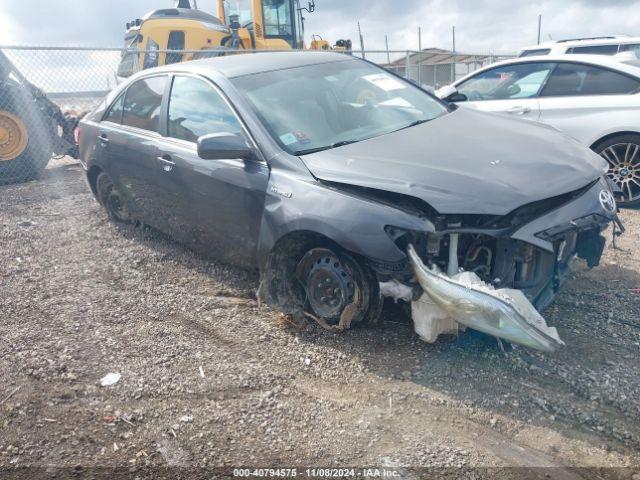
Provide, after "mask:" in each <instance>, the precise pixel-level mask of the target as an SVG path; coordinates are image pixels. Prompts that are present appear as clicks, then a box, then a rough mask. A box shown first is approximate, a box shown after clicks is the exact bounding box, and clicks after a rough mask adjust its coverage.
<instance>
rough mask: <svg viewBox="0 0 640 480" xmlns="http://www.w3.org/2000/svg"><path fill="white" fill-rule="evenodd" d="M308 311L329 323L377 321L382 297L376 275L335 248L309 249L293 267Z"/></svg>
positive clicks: (343, 324) (350, 324) (375, 322)
mask: <svg viewBox="0 0 640 480" xmlns="http://www.w3.org/2000/svg"><path fill="white" fill-rule="evenodd" d="M296 276H297V278H298V280H299V281H300V283H301V284H302V286H303V288H304V290H305V292H306V298H307V301H306V305H305V308H306V310H307V312H308V313H310V314H311V315H313V316H314V317H316V318H319V319H320V320H322V321H323V322H324V323H326V324H328V325H332V326H338V325H342V326H344V327H346V328H348V327H350V326H353V325H356V324H367V325H373V324H377V323H378V322H379V319H380V314H381V312H382V297H381V295H380V286H379V283H378V281H377V277H376V275H375V274H374V273H373V272H372V271H371V270H370V269H369V268H368V267H366V266H364V265H362V264H361V263H359V262H357V261H356V260H355V259H354V258H353V257H351V256H350V255H349V254H347V253H346V252H344V251H341V250H338V249H337V248H334V249H329V248H314V249H312V250H309V251H308V252H307V253H306V254H305V255H304V257H303V258H302V260H300V263H299V264H298V267H297V269H296Z"/></svg>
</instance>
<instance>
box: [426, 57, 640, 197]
mask: <svg viewBox="0 0 640 480" xmlns="http://www.w3.org/2000/svg"><path fill="white" fill-rule="evenodd" d="M436 95H438V97H440V98H442V99H445V100H447V101H449V102H454V103H457V104H459V105H460V106H464V107H465V108H475V109H478V110H484V111H489V112H496V113H503V114H509V115H514V116H518V117H522V118H527V119H530V120H534V121H539V122H542V123H546V124H549V125H552V126H554V127H556V128H557V129H559V130H561V131H563V132H565V133H567V134H569V135H571V136H572V137H574V138H576V139H577V140H579V141H580V142H582V143H583V144H585V145H587V146H589V147H591V148H592V149H593V150H594V151H595V152H596V153H598V154H600V155H602V156H603V157H604V158H605V159H606V160H607V162H609V166H610V168H609V177H610V178H611V179H612V180H613V181H614V182H615V183H616V184H617V185H618V187H619V188H620V190H621V192H622V196H623V198H621V199H620V200H621V202H620V205H622V206H628V207H631V206H640V66H638V61H637V60H636V61H635V62H620V61H617V60H615V59H613V58H611V57H604V56H601V55H547V56H538V57H524V58H515V59H511V60H506V61H504V62H499V63H494V64H493V65H490V66H488V67H485V68H482V69H480V70H477V71H475V72H473V73H472V74H470V75H467V76H466V77H464V78H462V79H461V80H458V81H457V82H455V83H454V84H453V85H449V86H446V87H443V88H441V89H440V90H438V91H437V92H436Z"/></svg>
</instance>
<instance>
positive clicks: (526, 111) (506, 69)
mask: <svg viewBox="0 0 640 480" xmlns="http://www.w3.org/2000/svg"><path fill="white" fill-rule="evenodd" d="M553 67H554V64H553V63H552V62H528V63H517V64H509V65H501V66H499V67H495V68H492V69H489V70H485V71H484V72H481V73H479V74H478V75H476V76H473V77H471V78H469V79H468V80H466V81H465V82H463V83H461V84H459V85H458V86H457V88H458V92H459V93H461V94H463V95H464V96H465V97H466V98H467V100H466V101H464V102H460V103H459V104H460V106H464V107H470V108H476V109H478V110H484V111H487V112H495V113H504V114H508V115H514V116H518V117H523V118H528V119H530V120H538V118H539V115H540V109H539V106H538V98H537V96H538V93H539V92H540V90H541V89H542V87H543V85H544V83H545V82H546V80H547V78H548V76H549V74H550V73H551V71H552V70H553Z"/></svg>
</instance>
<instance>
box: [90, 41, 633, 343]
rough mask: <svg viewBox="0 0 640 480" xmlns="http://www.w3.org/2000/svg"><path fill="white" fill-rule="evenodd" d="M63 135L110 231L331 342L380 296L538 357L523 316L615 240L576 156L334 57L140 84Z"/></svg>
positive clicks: (602, 187)
mask: <svg viewBox="0 0 640 480" xmlns="http://www.w3.org/2000/svg"><path fill="white" fill-rule="evenodd" d="M80 138H81V140H80V155H81V160H82V162H83V165H84V166H85V168H86V172H87V179H88V182H89V185H90V187H91V189H92V191H93V193H94V194H95V196H96V197H97V199H98V201H99V202H100V203H101V204H102V205H103V206H104V207H105V209H106V211H107V213H108V214H109V216H110V217H111V218H112V219H113V220H115V221H120V222H130V221H136V222H141V223H144V224H147V225H150V226H152V227H155V228H156V229H159V230H161V231H164V232H167V233H169V234H170V235H171V236H173V237H174V238H176V239H177V240H178V241H180V242H184V243H187V244H190V245H192V246H194V247H196V248H198V249H200V250H203V251H205V252H206V253H208V254H211V255H213V256H216V257H219V258H222V259H224V260H226V261H229V262H233V263H236V264H240V265H245V266H246V265H249V266H255V267H257V268H259V270H260V273H261V285H260V291H259V295H260V297H261V298H262V299H264V300H266V301H267V302H269V303H271V304H273V305H276V306H278V307H279V308H280V309H282V310H283V311H284V312H286V313H290V314H297V315H306V316H307V317H310V318H314V319H315V320H317V321H318V322H319V323H320V324H321V325H323V326H324V327H325V328H328V329H330V330H334V331H341V330H344V329H346V328H349V326H351V325H355V324H357V323H375V322H376V321H377V320H378V318H379V316H380V312H381V308H382V298H383V297H384V296H390V297H394V298H395V299H396V300H398V299H399V300H403V301H406V302H408V303H411V307H412V312H413V313H412V316H413V320H414V323H415V324H416V331H418V333H419V334H420V335H421V336H422V337H423V338H424V339H425V340H428V341H433V340H435V338H436V337H437V336H438V334H440V333H443V332H446V331H451V330H454V331H455V330H456V329H457V328H458V327H464V326H468V327H470V328H474V329H478V330H481V331H484V332H486V333H489V334H491V335H494V336H497V337H502V338H505V339H507V340H509V341H513V342H519V343H522V344H525V345H529V346H531V347H534V348H539V349H542V350H553V349H554V348H556V347H557V346H559V345H562V341H561V340H560V339H559V337H558V334H557V331H556V330H555V328H553V327H549V326H547V325H546V323H545V321H544V319H543V318H542V317H541V316H540V314H539V313H538V312H537V311H536V309H535V308H537V309H538V310H540V309H543V308H544V307H546V306H547V305H549V303H550V302H551V300H552V299H553V297H554V295H555V294H556V292H557V291H558V290H559V288H560V287H561V285H562V284H563V283H564V280H565V279H566V278H567V276H568V266H569V263H570V261H571V260H572V258H574V257H575V256H578V257H581V258H583V259H585V260H586V262H587V263H588V264H589V265H590V266H594V265H597V264H598V261H599V259H600V256H601V254H602V251H603V247H604V243H605V241H604V238H603V237H602V235H601V232H602V230H603V229H604V228H605V227H606V226H607V225H608V224H609V223H610V222H612V221H614V222H616V223H617V224H618V225H619V227H620V228H622V226H621V225H620V223H619V221H618V220H617V207H616V204H615V200H614V199H613V195H612V193H611V189H610V185H609V183H608V181H607V179H606V177H605V176H604V175H605V173H606V170H607V166H606V163H605V162H604V160H602V159H601V158H600V157H598V156H597V155H596V154H594V153H593V152H591V151H590V150H589V149H587V148H586V147H583V146H581V145H580V144H578V143H577V142H575V141H574V140H572V139H570V138H569V137H567V136H565V135H563V134H561V133H558V132H557V131H555V130H553V129H551V128H550V127H545V126H542V125H539V124H535V123H532V122H529V121H526V120H514V119H507V118H503V117H500V116H497V115H493V114H489V113H482V112H476V111H470V110H465V109H457V108H456V107H455V106H452V105H450V104H447V103H445V102H442V101H440V100H438V99H436V98H434V97H433V96H432V95H431V94H429V93H427V92H425V91H423V90H422V89H420V88H418V87H416V86H415V85H413V84H412V83H410V82H408V81H405V80H404V79H402V78H400V77H398V76H396V75H394V74H392V73H389V72H387V71H385V70H383V69H381V68H379V67H377V66H376V65H373V64H371V63H369V62H366V61H363V60H359V59H355V58H353V57H350V56H347V55H342V54H338V53H319V52H307V53H301V52H295V53H294V52H291V53H260V54H254V55H236V56H229V57H221V58H215V59H209V60H201V61H196V62H190V63H183V64H176V65H171V66H167V67H163V68H159V69H152V70H146V71H144V72H142V73H140V74H138V75H136V76H134V77H132V78H131V79H129V80H128V81H127V82H126V83H124V84H122V85H121V86H120V87H119V88H117V89H116V90H115V91H114V92H112V93H111V94H110V95H109V96H108V98H107V99H106V100H105V102H103V104H102V105H101V106H100V107H99V108H98V109H97V110H96V111H94V112H93V113H91V114H90V115H89V116H87V117H86V118H85V120H84V121H83V122H82V124H81V134H80ZM534 306H535V308H534Z"/></svg>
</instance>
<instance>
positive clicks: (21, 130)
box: [0, 84, 55, 185]
mask: <svg viewBox="0 0 640 480" xmlns="http://www.w3.org/2000/svg"><path fill="white" fill-rule="evenodd" d="M2 88H3V89H4V90H3V91H1V92H0V137H1V138H0V185H6V184H10V183H21V182H27V181H30V180H35V179H37V178H38V177H40V174H41V173H42V171H43V170H44V169H45V167H46V166H47V164H48V163H49V160H50V159H51V156H52V154H53V138H54V136H55V132H54V130H53V128H54V127H53V122H52V121H51V120H50V119H47V118H46V117H45V115H44V114H43V113H42V112H40V110H39V109H38V108H37V106H36V104H35V103H34V102H33V99H32V97H31V94H30V93H28V92H27V91H26V90H24V89H22V88H21V87H18V86H9V85H6V84H5V85H4V86H3V87H2ZM16 133H17V134H18V138H20V139H21V140H16ZM24 137H26V138H24ZM3 140H4V142H3ZM23 142H26V143H23ZM3 157H4V158H3Z"/></svg>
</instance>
